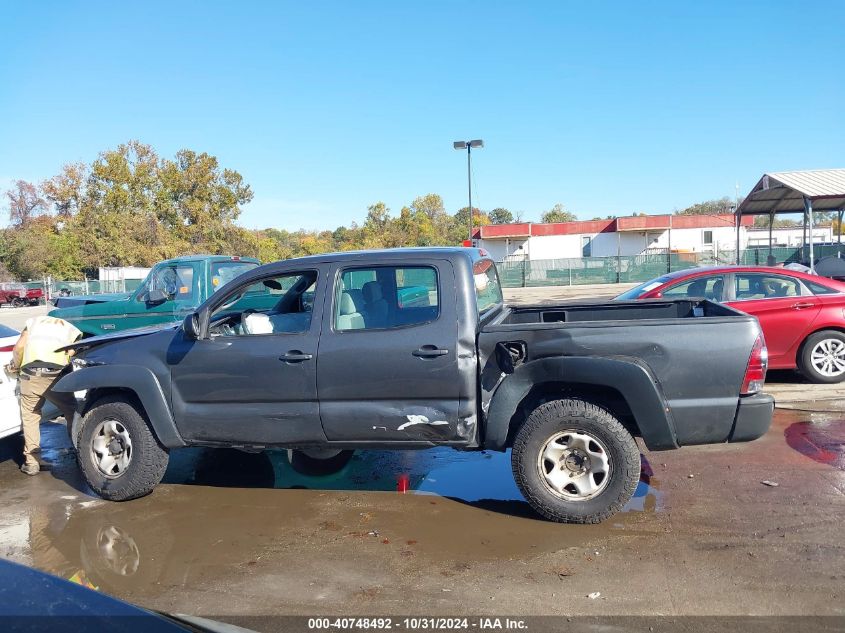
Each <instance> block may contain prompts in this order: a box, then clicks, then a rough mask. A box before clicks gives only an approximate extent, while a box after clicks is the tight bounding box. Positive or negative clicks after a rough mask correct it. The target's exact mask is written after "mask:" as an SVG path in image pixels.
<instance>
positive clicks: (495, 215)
mask: <svg viewBox="0 0 845 633" xmlns="http://www.w3.org/2000/svg"><path fill="white" fill-rule="evenodd" d="M488 215H489V216H490V223H491V224H510V223H511V222H513V213H511V212H510V211H508V210H507V209H502V208H501V207H499V208H496V209H493V210H492V211H491V212H490V213H489V214H488Z"/></svg>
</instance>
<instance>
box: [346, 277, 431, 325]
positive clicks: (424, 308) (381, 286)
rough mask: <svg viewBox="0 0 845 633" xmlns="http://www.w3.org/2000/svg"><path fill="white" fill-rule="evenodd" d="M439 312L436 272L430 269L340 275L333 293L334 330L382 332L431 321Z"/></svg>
mask: <svg viewBox="0 0 845 633" xmlns="http://www.w3.org/2000/svg"><path fill="white" fill-rule="evenodd" d="M439 312H440V295H439V289H438V285H437V271H436V270H435V269H434V268H431V267H430V266H401V267H400V266H380V267H377V268H353V269H347V270H344V271H343V274H342V275H341V276H340V280H339V283H338V287H337V289H336V293H335V308H334V327H335V330H338V331H341V332H344V331H348V330H383V329H389V328H396V327H405V326H408V325H418V324H420V323H427V322H429V321H434V320H435V319H436V318H437V316H438V314H439Z"/></svg>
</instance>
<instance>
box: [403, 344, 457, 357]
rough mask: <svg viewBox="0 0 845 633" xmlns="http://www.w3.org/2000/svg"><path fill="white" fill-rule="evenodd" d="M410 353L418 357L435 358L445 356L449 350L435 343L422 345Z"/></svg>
mask: <svg viewBox="0 0 845 633" xmlns="http://www.w3.org/2000/svg"><path fill="white" fill-rule="evenodd" d="M411 353H412V354H413V355H414V356H417V357H419V358H436V357H438V356H445V355H446V354H448V353H449V350H448V349H440V348H439V347H436V346H435V345H423V346H422V347H421V348H419V349H417V350H414V351H413V352H411Z"/></svg>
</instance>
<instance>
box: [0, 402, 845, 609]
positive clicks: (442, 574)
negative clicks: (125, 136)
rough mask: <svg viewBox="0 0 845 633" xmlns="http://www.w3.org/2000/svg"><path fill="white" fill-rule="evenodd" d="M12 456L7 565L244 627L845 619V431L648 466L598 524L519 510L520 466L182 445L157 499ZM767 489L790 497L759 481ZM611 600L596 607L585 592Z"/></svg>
mask: <svg viewBox="0 0 845 633" xmlns="http://www.w3.org/2000/svg"><path fill="white" fill-rule="evenodd" d="M42 429H43V441H42V444H43V451H42V459H43V461H44V463H45V464H46V465H47V466H48V468H49V471H47V472H42V473H41V474H40V475H39V476H37V477H31V478H30V477H25V476H23V475H21V474H20V473H19V472H18V470H17V466H18V464H17V460H18V454H19V450H20V438H19V437H13V438H7V439H6V440H2V441H0V506H1V507H2V508H3V515H2V518H0V555H2V556H4V557H6V558H10V559H12V560H16V561H19V562H22V563H24V564H27V565H31V566H34V567H37V568H39V569H43V570H45V571H49V572H51V573H54V574H57V575H59V576H61V577H64V578H68V579H72V580H74V581H76V582H80V583H82V584H85V585H88V586H93V587H96V588H98V589H99V590H100V591H103V592H106V593H109V594H112V595H115V596H118V597H120V598H123V599H126V600H128V601H130V602H133V603H136V604H140V605H142V606H145V607H150V608H155V609H160V610H163V611H168V612H180V613H189V614H199V615H206V616H209V615H211V616H215V615H216V616H234V615H247V614H260V615H269V614H306V615H314V614H329V613H331V614H363V615H373V614H391V613H393V614H414V613H416V614H428V615H432V614H434V615H448V614H462V613H465V614H480V613H481V614H497V613H499V614H521V615H529V614H649V615H654V614H663V615H683V614H791V615H799V614H819V615H820V614H825V615H845V533H843V530H842V525H841V524H842V520H843V518H844V517H845V416H842V415H841V414H812V413H804V412H796V411H778V412H777V413H776V418H775V422H774V424H773V426H772V428H771V430H770V431H769V433H768V434H767V435H766V436H765V437H763V438H761V439H760V440H757V441H756V442H752V443H749V444H736V445H720V446H705V447H693V448H685V449H682V450H679V451H669V452H662V453H646V454H645V455H644V457H645V459H644V460H643V473H642V477H641V482H640V485H639V487H638V489H637V492H636V495H635V497H634V498H633V499H632V501H631V502H630V503H629V504H628V506H627V507H626V509H625V512H623V513H621V514H619V515H617V516H616V517H614V518H612V519H610V520H609V521H607V522H606V523H604V524H602V525H598V526H573V525H557V524H552V523H549V522H546V521H543V520H541V519H539V518H538V517H537V516H535V515H534V514H533V513H532V511H531V510H530V508H529V507H528V505H527V504H526V503H525V502H524V501H522V499H521V497H520V495H519V492H518V490H517V489H516V486H515V485H514V483H513V479H512V476H511V472H510V463H509V457H510V456H509V454H499V453H459V452H455V451H452V450H450V449H433V450H428V451H419V452H400V451H395V452H389V451H379V452H369V453H356V454H355V456H354V457H353V459H352V460H351V461H350V462H349V464H348V465H347V466H346V467H345V468H344V469H343V470H342V471H340V472H338V473H333V474H323V475H319V474H317V475H315V474H303V473H300V472H297V471H296V470H294V469H293V468H292V466H291V465H290V463H289V462H288V459H287V454H286V452H284V451H280V452H268V453H260V454H247V453H241V452H238V451H233V450H223V449H219V450H217V449H216V450H212V449H184V450H181V451H176V452H174V453H172V454H171V463H170V467H169V469H168V471H167V474H166V477H165V480H164V483H162V484H161V485H160V486H159V487H158V488H157V489H156V490H155V492H154V493H153V494H152V495H150V496H148V497H145V498H143V499H138V500H135V501H131V502H126V503H110V502H106V501H102V500H100V499H98V498H96V497H95V496H93V495H92V494H91V493H90V491H89V490H87V488H86V487H85V485H84V484H83V483H82V480H81V478H80V476H79V473H78V470H77V466H76V462H75V456H74V454H73V452H72V451H71V450H70V449H69V446H70V443H69V441H68V440H67V437H66V434H65V428H64V426H63V425H60V424H51V423H45V424H44V425H43V426H42ZM763 481H770V482H774V483H777V484H778V485H777V486H768V485H765V484H763V483H761V482H763ZM594 592H599V593H600V594H601V595H600V597H598V598H594V599H591V598H588V594H591V593H594Z"/></svg>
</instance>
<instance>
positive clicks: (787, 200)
mask: <svg viewBox="0 0 845 633" xmlns="http://www.w3.org/2000/svg"><path fill="white" fill-rule="evenodd" d="M843 209H845V169H811V170H807V171H780V172H772V173H768V174H763V177H762V178H760V180H759V181H758V182H757V184H756V185H754V188H753V189H752V190H751V193H749V194H748V196H746V198H745V200H743V201H742V203H741V204H740V205H739V207H738V208H737V210H736V223H737V236H736V241H737V249H736V250H737V263H738V262H739V228H738V227H739V223H740V218H741V217H742V216H743V215H768V216H769V218H770V219H769V247H770V248H771V224H772V221H773V220H774V216H775V215H777V214H778V213H803V214H805V217H804V223H805V225H806V224H807V222H808V221H809V226H810V233H809V237H810V240H809V242H810V267H811V268H812V267H813V265H814V264H813V234H812V229H813V211H837V212H838V213H839V220H840V222H841V221H842V211H843ZM840 239H841V237H840Z"/></svg>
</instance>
